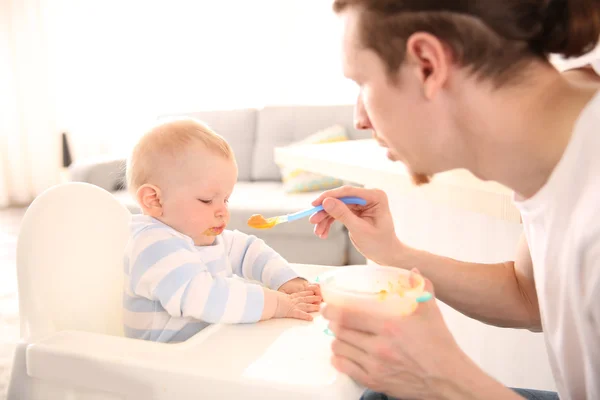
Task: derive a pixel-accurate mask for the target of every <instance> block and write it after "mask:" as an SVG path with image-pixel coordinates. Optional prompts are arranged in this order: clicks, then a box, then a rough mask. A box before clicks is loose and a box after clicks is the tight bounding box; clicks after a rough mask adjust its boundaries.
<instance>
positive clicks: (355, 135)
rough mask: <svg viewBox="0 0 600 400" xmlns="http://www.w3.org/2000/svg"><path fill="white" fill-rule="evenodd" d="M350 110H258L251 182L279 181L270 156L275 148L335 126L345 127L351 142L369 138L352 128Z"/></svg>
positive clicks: (278, 174) (366, 134)
mask: <svg viewBox="0 0 600 400" xmlns="http://www.w3.org/2000/svg"><path fill="white" fill-rule="evenodd" d="M353 111H354V109H353V107H352V106H348V105H344V106H287V107H265V108H264V109H262V110H260V111H259V112H258V121H257V128H256V142H255V145H254V156H253V159H252V174H251V177H252V179H253V180H259V181H277V180H280V179H281V175H280V172H279V168H278V167H277V165H276V164H275V161H274V156H273V151H274V148H275V147H279V146H286V145H288V144H290V143H292V142H295V141H298V140H300V139H304V138H305V137H307V136H309V135H311V134H313V133H315V132H317V131H318V130H321V129H324V128H328V127H330V126H332V125H334V124H341V125H344V126H345V127H346V129H347V131H348V136H349V137H350V139H365V138H368V137H370V132H368V131H358V130H356V129H354V126H353Z"/></svg>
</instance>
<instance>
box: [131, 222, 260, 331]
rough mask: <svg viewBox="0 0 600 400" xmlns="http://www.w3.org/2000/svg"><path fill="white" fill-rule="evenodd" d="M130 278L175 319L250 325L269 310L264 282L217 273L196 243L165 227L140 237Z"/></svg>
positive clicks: (139, 292)
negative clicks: (195, 245)
mask: <svg viewBox="0 0 600 400" xmlns="http://www.w3.org/2000/svg"><path fill="white" fill-rule="evenodd" d="M130 282H131V288H130V289H131V291H132V292H133V293H134V294H135V295H138V296H142V297H145V298H147V299H149V300H152V301H159V302H160V303H161V305H162V306H163V307H164V309H165V310H166V311H167V312H168V313H169V314H170V315H171V316H173V317H192V318H195V319H198V320H202V321H205V322H208V323H248V322H257V321H259V320H260V317H261V315H262V312H263V308H264V292H263V288H262V287H261V286H260V285H257V284H253V283H249V282H244V281H242V280H240V279H234V278H226V277H213V276H212V275H211V273H210V272H209V270H208V268H207V267H206V265H205V264H204V263H203V262H202V261H201V259H200V257H199V255H198V254H197V253H195V252H194V250H193V248H192V246H191V244H190V243H188V242H186V241H185V240H184V239H183V238H180V237H177V236H175V235H173V234H172V233H170V232H168V231H166V230H161V229H158V230H157V229H154V230H147V231H144V232H140V234H139V235H137V237H136V239H135V241H134V242H133V244H132V247H131V280H130Z"/></svg>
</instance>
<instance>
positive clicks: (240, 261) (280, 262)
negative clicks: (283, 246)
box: [226, 231, 299, 290]
mask: <svg viewBox="0 0 600 400" xmlns="http://www.w3.org/2000/svg"><path fill="white" fill-rule="evenodd" d="M228 236H229V237H228V238H227V239H228V240H226V243H227V250H228V251H229V259H230V260H231V266H232V268H233V273H234V274H236V275H239V276H241V277H243V278H246V279H250V280H254V281H257V282H262V283H263V284H264V285H265V286H267V287H269V288H271V289H274V290H277V289H279V288H280V287H281V285H283V284H284V283H286V282H288V281H290V280H292V279H294V278H298V277H299V276H298V274H297V273H296V272H295V271H294V270H293V269H292V268H291V267H290V265H289V263H288V262H287V261H286V260H285V259H284V258H283V257H281V256H280V255H279V254H278V253H277V252H276V251H275V250H273V249H272V248H270V247H269V246H267V245H266V244H265V242H264V241H262V240H261V239H259V238H257V237H256V236H252V235H246V234H244V233H242V232H239V231H233V232H228Z"/></svg>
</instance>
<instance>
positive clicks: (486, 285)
mask: <svg viewBox="0 0 600 400" xmlns="http://www.w3.org/2000/svg"><path fill="white" fill-rule="evenodd" d="M399 254H400V255H399V256H398V257H396V259H395V260H394V264H393V265H396V266H399V267H401V268H407V269H410V268H418V269H419V270H420V271H421V273H422V274H423V275H424V276H425V277H426V278H428V279H430V280H431V281H432V283H433V285H434V287H435V294H436V297H437V298H439V299H440V300H442V301H443V302H444V303H446V304H448V305H449V306H451V307H453V308H455V309H456V310H458V311H460V312H462V313H463V314H465V315H467V316H469V317H472V318H475V319H478V320H480V321H482V322H485V323H488V324H491V325H497V326H502V327H513V328H526V329H531V330H539V329H540V326H539V325H540V324H539V311H538V309H537V306H534V305H533V304H531V303H530V302H529V301H528V299H527V296H526V295H525V294H524V293H525V292H524V291H523V288H522V287H521V286H520V283H519V276H518V275H517V273H516V272H515V268H514V263H512V262H507V263H502V264H477V263H466V262H461V261H456V260H453V259H450V258H446V257H441V256H438V255H435V254H431V253H428V252H425V251H420V250H416V249H405V250H404V251H402V252H400V253H399Z"/></svg>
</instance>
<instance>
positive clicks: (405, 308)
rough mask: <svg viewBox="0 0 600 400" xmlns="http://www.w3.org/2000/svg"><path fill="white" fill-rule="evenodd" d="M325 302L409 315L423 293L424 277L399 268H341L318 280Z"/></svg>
mask: <svg viewBox="0 0 600 400" xmlns="http://www.w3.org/2000/svg"><path fill="white" fill-rule="evenodd" d="M319 284H320V285H321V293H322V294H323V301H325V303H327V304H333V305H338V306H344V307H350V308H355V309H360V310H366V311H369V312H378V313H384V314H391V315H399V316H404V315H410V314H411V313H412V312H414V310H415V309H416V308H417V298H418V297H419V296H421V295H422V294H423V291H424V288H425V280H424V279H423V277H422V276H421V275H418V274H412V279H411V273H410V271H406V270H404V269H400V268H396V267H384V266H374V265H359V266H351V267H339V268H337V269H336V270H334V271H331V272H328V273H326V274H324V275H322V276H321V277H319Z"/></svg>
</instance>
